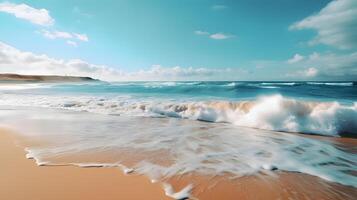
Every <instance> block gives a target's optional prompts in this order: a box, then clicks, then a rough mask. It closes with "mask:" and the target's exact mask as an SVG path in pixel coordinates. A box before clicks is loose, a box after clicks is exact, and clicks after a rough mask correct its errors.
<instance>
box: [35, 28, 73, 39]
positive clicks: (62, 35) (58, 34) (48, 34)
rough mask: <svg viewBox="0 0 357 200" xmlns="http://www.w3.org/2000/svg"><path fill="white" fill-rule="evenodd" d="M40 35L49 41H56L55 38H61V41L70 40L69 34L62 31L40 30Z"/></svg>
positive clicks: (70, 35)
mask: <svg viewBox="0 0 357 200" xmlns="http://www.w3.org/2000/svg"><path fill="white" fill-rule="evenodd" d="M40 33H41V34H42V35H43V36H44V37H46V38H49V39H52V40H53V39H57V38H62V39H69V38H72V37H73V36H72V34H71V33H67V32H63V31H48V30H44V29H43V30H41V31H40Z"/></svg>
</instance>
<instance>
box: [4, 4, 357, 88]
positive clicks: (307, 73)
mask: <svg viewBox="0 0 357 200" xmlns="http://www.w3.org/2000/svg"><path fill="white" fill-rule="evenodd" d="M0 73H20V74H51V75H72V76H91V77H93V78H99V79H102V80H109V81H136V80H139V81H164V80H165V81H166V80H170V81H176V80H182V81H186V80H237V81H259V80H270V81H278V80H282V81H284V80H317V81H319V80H332V81H334V80H339V81H347V80H348V81H350V80H355V81H356V80H357V1H356V0H333V1H331V0H313V1H311V0H151V1H146V0H116V1H114V0H111V1H110V0H103V1H94V0H71V1H69V0H48V1H43V0H29V1H16V0H10V1H0Z"/></svg>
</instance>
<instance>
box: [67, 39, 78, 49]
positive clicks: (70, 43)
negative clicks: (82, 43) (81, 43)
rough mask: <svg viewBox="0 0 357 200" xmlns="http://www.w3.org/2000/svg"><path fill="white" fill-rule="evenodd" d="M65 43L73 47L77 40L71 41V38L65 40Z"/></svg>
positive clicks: (75, 45)
mask: <svg viewBox="0 0 357 200" xmlns="http://www.w3.org/2000/svg"><path fill="white" fill-rule="evenodd" d="M66 43H67V44H68V45H70V46H73V47H77V46H78V44H77V42H73V41H72V40H67V41H66Z"/></svg>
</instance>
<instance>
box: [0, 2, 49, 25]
mask: <svg viewBox="0 0 357 200" xmlns="http://www.w3.org/2000/svg"><path fill="white" fill-rule="evenodd" d="M0 12H6V13H9V14H13V15H15V17H17V18H20V19H24V20H27V21H29V22H31V23H33V24H37V25H41V26H51V25H53V24H54V22H55V20H54V19H53V18H52V17H51V16H50V14H49V11H48V10H46V9H36V8H33V7H31V6H28V5H26V4H14V3H9V2H4V3H0Z"/></svg>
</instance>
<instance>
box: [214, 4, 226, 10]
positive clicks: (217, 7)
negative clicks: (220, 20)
mask: <svg viewBox="0 0 357 200" xmlns="http://www.w3.org/2000/svg"><path fill="white" fill-rule="evenodd" d="M211 8H212V10H215V11H219V10H224V9H226V8H227V6H226V5H218V4H217V5H213V6H212V7H211Z"/></svg>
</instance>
